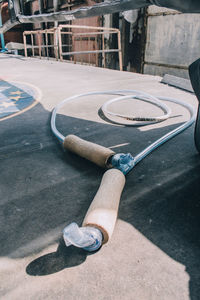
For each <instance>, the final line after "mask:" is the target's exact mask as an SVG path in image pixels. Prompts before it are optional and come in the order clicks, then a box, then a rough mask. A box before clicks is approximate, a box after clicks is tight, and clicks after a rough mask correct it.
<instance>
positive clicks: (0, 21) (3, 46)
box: [0, 8, 7, 53]
mask: <svg viewBox="0 0 200 300" xmlns="http://www.w3.org/2000/svg"><path fill="white" fill-rule="evenodd" d="M1 11H2V8H1V9H0V27H1V26H2V25H3V24H2V17H1ZM0 37H1V51H0V52H1V53H3V52H6V51H7V49H6V48H5V41H4V35H3V33H1V34H0Z"/></svg>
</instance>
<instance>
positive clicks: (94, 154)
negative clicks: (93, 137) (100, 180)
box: [63, 134, 115, 168]
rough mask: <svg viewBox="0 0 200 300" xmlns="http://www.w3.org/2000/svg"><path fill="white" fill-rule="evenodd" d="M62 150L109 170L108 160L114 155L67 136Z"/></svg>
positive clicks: (103, 148)
mask: <svg viewBox="0 0 200 300" xmlns="http://www.w3.org/2000/svg"><path fill="white" fill-rule="evenodd" d="M63 145H64V148H65V149H67V150H69V151H71V152H74V153H76V154H78V155H79V156H81V157H84V158H86V159H88V160H90V161H92V162H93V163H95V164H97V165H98V166H100V167H103V168H109V167H110V166H109V165H108V159H109V158H110V157H111V156H113V155H114V154H115V152H113V151H112V150H110V149H108V148H106V147H103V146H100V145H97V144H95V143H91V142H88V141H85V140H83V139H81V138H79V137H77V136H76V135H72V134H71V135H67V136H66V138H65V140H64V144H63Z"/></svg>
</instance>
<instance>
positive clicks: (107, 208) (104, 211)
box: [82, 169, 125, 244]
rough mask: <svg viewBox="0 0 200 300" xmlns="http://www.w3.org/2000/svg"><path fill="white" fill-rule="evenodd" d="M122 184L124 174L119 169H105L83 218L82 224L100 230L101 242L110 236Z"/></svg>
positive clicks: (105, 241)
mask: <svg viewBox="0 0 200 300" xmlns="http://www.w3.org/2000/svg"><path fill="white" fill-rule="evenodd" d="M124 185H125V176H124V174H123V173H122V172H121V171H119V170H117V169H111V170H108V171H106V172H105V173H104V175H103V178H102V181H101V185H100V187H99V189H98V191H97V194H96V196H95V197H94V199H93V201H92V203H91V205H90V207H89V209H88V211H87V214H86V216H85V218H84V221H83V224H82V226H92V227H96V228H98V229H100V230H101V232H102V234H103V244H105V243H107V242H108V240H109V239H110V238H111V236H112V233H113V230H114V227H115V222H116V219H117V214H118V207H119V202H120V197H121V193H122V191H123V188H124Z"/></svg>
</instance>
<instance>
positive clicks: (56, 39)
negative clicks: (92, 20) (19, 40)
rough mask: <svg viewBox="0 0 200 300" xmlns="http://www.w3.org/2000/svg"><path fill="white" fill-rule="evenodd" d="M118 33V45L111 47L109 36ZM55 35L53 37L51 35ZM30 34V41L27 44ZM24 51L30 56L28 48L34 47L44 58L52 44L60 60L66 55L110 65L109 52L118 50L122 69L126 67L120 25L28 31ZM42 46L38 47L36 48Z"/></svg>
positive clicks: (80, 61) (82, 61) (63, 27)
mask: <svg viewBox="0 0 200 300" xmlns="http://www.w3.org/2000/svg"><path fill="white" fill-rule="evenodd" d="M113 34H114V35H117V48H116V49H109V47H108V45H107V43H105V39H106V40H108V37H110V35H113ZM48 35H52V38H48ZM27 36H30V38H29V43H30V44H29V45H27ZM23 38H24V52H25V56H26V57H27V56H28V53H27V49H28V48H29V49H31V53H32V56H35V54H36V52H37V54H38V55H39V57H40V58H41V57H42V56H47V57H49V56H50V54H49V48H52V49H53V50H54V56H55V58H56V59H60V61H63V60H64V57H66V59H68V60H70V61H72V62H74V63H77V62H79V63H85V64H89V65H95V66H102V67H104V68H106V67H107V60H106V54H108V53H110V54H112V53H117V54H118V61H119V69H120V70H121V71H122V69H123V66H122V51H121V36H120V31H119V30H118V29H116V28H106V27H93V26H81V25H60V26H58V27H57V28H52V29H46V30H36V31H24V33H23ZM36 49H38V51H35V50H36Z"/></svg>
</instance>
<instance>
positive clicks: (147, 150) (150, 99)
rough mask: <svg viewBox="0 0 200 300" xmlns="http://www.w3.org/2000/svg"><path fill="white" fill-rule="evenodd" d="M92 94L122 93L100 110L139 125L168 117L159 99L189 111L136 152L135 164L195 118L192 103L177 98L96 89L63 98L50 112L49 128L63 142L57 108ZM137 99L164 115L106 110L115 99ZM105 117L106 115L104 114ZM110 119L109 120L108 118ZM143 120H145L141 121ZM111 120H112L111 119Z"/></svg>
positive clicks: (168, 109) (168, 114)
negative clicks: (161, 134) (188, 115)
mask: <svg viewBox="0 0 200 300" xmlns="http://www.w3.org/2000/svg"><path fill="white" fill-rule="evenodd" d="M123 94H129V95H128V96H124V95H123ZM92 95H123V96H120V97H117V98H115V99H112V100H109V101H107V102H106V103H105V104H104V105H103V106H102V107H101V109H102V111H103V113H107V114H109V115H112V116H117V117H120V118H124V119H126V120H132V121H139V122H140V124H139V125H138V124H137V126H141V125H147V124H152V123H157V122H161V121H164V120H166V119H168V118H169V117H170V113H171V109H170V108H169V107H168V106H167V105H165V104H164V103H162V102H161V101H160V100H164V101H169V102H173V103H176V104H179V105H181V106H183V107H185V108H186V109H187V110H188V111H189V113H190V119H189V120H188V121H186V122H185V123H184V124H182V125H181V126H178V127H177V128H175V129H174V130H172V131H170V132H168V133H167V134H165V135H164V136H162V137H161V138H159V139H158V140H156V141H155V142H154V143H152V144H151V145H150V146H148V147H147V148H145V149H144V150H143V151H141V152H140V153H138V154H137V155H136V156H135V157H134V161H135V164H137V163H138V162H140V161H141V160H142V159H143V158H145V157H146V156H147V155H148V154H150V153H151V152H152V151H153V150H155V149H156V148H158V147H159V146H161V145H162V144H164V143H165V142H167V141H168V140H169V139H171V138H173V137H174V136H175V135H177V134H179V133H181V132H182V131H183V130H185V129H187V128H188V127H190V126H191V125H192V124H193V123H194V121H195V119H196V113H195V110H194V108H193V106H192V105H190V104H188V103H185V102H183V101H180V100H178V99H174V98H169V97H160V96H159V97H154V96H152V95H149V94H147V93H144V92H142V91H136V90H114V91H112V90H111V91H103V92H101V91H97V92H90V93H85V94H79V95H75V96H72V97H69V98H66V99H65V100H63V101H62V102H60V103H59V104H58V105H57V106H56V107H55V108H54V109H53V112H52V117H51V129H52V131H53V133H54V134H55V136H56V137H57V138H58V139H59V140H60V141H61V142H64V139H65V137H64V136H63V135H62V134H61V133H60V132H59V131H58V130H57V128H56V115H57V113H58V111H59V109H60V108H61V107H63V106H64V105H65V104H66V103H67V102H70V101H72V100H76V99H79V98H82V97H86V96H92ZM130 98H131V99H139V100H141V101H145V102H149V103H151V104H153V105H155V106H157V107H159V108H161V109H162V110H163V112H164V115H162V116H158V117H152V118H149V117H148V118H144V117H136V116H134V117H132V116H131V117H130V116H125V115H122V114H116V113H113V112H110V111H109V110H108V105H110V104H111V103H113V102H117V101H121V100H124V99H130ZM106 117H107V116H106ZM107 119H108V120H109V117H107ZM110 121H111V120H110ZM141 121H142V122H141ZM143 121H145V122H143ZM111 122H112V121H111ZM115 123H116V124H120V125H124V126H136V125H135V124H134V123H133V124H126V123H122V122H115Z"/></svg>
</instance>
